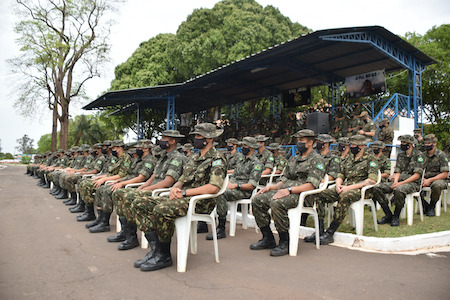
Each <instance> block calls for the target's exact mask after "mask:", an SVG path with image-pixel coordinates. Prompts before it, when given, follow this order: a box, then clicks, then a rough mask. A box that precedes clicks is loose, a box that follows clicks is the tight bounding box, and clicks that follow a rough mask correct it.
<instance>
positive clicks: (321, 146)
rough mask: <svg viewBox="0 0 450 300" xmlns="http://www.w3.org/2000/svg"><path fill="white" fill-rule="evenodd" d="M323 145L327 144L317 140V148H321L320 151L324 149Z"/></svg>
mask: <svg viewBox="0 0 450 300" xmlns="http://www.w3.org/2000/svg"><path fill="white" fill-rule="evenodd" d="M323 146H325V144H324V143H321V142H317V143H316V149H317V150H319V151H321V150H322V149H323Z"/></svg>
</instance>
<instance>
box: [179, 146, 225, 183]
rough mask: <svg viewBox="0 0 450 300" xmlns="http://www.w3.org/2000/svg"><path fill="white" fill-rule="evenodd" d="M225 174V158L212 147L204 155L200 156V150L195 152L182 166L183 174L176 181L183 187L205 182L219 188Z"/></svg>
mask: <svg viewBox="0 0 450 300" xmlns="http://www.w3.org/2000/svg"><path fill="white" fill-rule="evenodd" d="M226 175H227V166H226V160H225V158H224V157H223V155H222V154H221V153H219V151H217V150H216V149H215V148H214V147H212V148H211V149H209V150H208V152H206V153H205V155H204V156H200V152H198V153H196V154H195V156H194V157H193V159H192V160H190V161H189V162H188V163H187V165H186V166H185V167H184V170H183V175H181V177H180V179H179V180H178V181H180V182H182V183H183V188H184V189H189V188H196V187H200V186H203V185H206V184H212V185H214V186H216V187H218V188H221V187H222V185H223V180H224V179H225V176H226Z"/></svg>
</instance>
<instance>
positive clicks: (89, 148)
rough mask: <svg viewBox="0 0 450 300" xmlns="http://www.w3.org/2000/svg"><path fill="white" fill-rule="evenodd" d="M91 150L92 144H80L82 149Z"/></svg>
mask: <svg viewBox="0 0 450 300" xmlns="http://www.w3.org/2000/svg"><path fill="white" fill-rule="evenodd" d="M90 150H91V146H89V145H88V144H82V145H81V146H80V151H90Z"/></svg>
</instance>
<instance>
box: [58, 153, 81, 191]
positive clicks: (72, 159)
mask: <svg viewBox="0 0 450 300" xmlns="http://www.w3.org/2000/svg"><path fill="white" fill-rule="evenodd" d="M80 149H81V148H80V147H78V146H74V147H72V148H71V149H70V156H69V161H68V163H67V164H66V167H65V168H62V169H60V170H59V172H57V173H55V174H53V183H54V184H55V185H57V186H58V188H59V192H58V193H54V194H53V195H54V196H55V198H56V199H67V198H68V196H67V190H66V189H65V188H64V187H63V184H64V183H63V182H64V180H63V177H64V176H65V175H66V172H68V171H70V170H73V169H74V168H79V167H80V161H81V155H80V154H79V151H80Z"/></svg>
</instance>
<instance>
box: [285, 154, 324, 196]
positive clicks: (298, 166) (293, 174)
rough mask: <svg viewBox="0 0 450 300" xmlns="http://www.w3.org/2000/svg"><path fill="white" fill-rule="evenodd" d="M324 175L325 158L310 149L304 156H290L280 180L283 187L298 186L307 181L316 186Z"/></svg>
mask: <svg viewBox="0 0 450 300" xmlns="http://www.w3.org/2000/svg"><path fill="white" fill-rule="evenodd" d="M324 175H325V160H324V159H323V157H322V156H320V155H319V154H317V152H315V151H312V152H311V153H309V154H308V155H307V156H306V157H302V156H301V155H296V156H293V157H291V158H290V159H289V161H288V162H287V164H286V167H285V168H284V173H283V176H281V178H280V180H281V181H282V182H283V183H284V186H285V187H291V186H299V185H302V184H305V183H308V182H309V183H311V184H312V185H313V186H314V187H315V188H318V187H319V184H320V181H322V179H323V177H324Z"/></svg>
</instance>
